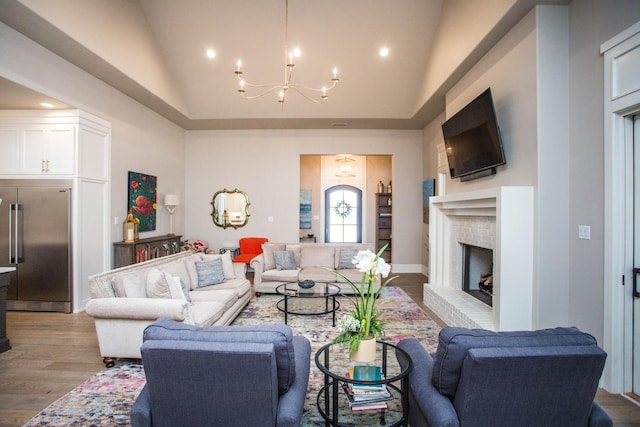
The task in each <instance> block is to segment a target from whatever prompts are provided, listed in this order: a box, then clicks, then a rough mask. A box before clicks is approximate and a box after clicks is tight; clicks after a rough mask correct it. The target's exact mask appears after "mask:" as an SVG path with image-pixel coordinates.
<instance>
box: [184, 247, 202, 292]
mask: <svg viewBox="0 0 640 427" xmlns="http://www.w3.org/2000/svg"><path fill="white" fill-rule="evenodd" d="M202 255H203V254H201V253H195V254H193V255H191V256H189V257H187V258H183V259H182V262H183V263H184V267H185V268H186V270H187V274H188V275H189V281H190V283H189V284H190V285H191V286H190V287H189V289H192V290H193V289H195V288H197V287H198V270H196V262H197V261H202ZM185 284H186V282H185Z"/></svg>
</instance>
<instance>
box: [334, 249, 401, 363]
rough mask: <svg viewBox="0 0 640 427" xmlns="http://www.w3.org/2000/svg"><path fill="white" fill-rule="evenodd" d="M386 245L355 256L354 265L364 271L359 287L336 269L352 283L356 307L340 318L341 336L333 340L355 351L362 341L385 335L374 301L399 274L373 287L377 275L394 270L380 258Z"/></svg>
mask: <svg viewBox="0 0 640 427" xmlns="http://www.w3.org/2000/svg"><path fill="white" fill-rule="evenodd" d="M387 246H388V245H384V246H383V247H382V248H381V249H380V250H379V251H378V253H377V254H376V253H373V252H371V251H370V250H366V251H359V252H358V253H357V255H356V256H355V257H353V260H352V262H353V264H355V266H356V268H357V269H358V271H360V272H362V281H361V283H360V286H356V285H355V284H354V283H353V282H352V281H351V280H349V279H348V278H347V277H345V276H344V275H342V274H341V273H339V272H337V271H335V270H334V271H335V273H336V274H337V275H338V276H340V277H342V278H343V279H344V280H345V281H346V282H347V283H348V284H349V285H350V286H351V288H352V289H353V290H354V291H355V294H356V296H355V298H353V299H352V300H351V302H352V303H353V306H354V309H353V310H351V312H350V313H349V314H347V315H345V316H344V317H343V318H342V319H340V320H339V321H338V330H339V331H340V335H338V336H337V337H336V338H334V340H333V342H334V343H336V344H339V343H347V342H348V343H349V350H350V351H352V352H353V351H356V350H357V349H358V346H359V345H360V341H361V340H363V339H371V338H375V337H376V336H379V335H382V334H384V325H385V323H386V322H385V321H383V320H381V319H380V317H379V316H380V313H379V311H378V310H377V309H376V307H375V304H376V300H377V299H378V297H379V296H380V292H382V290H383V289H384V288H385V286H387V285H388V284H389V282H391V281H392V280H393V279H395V278H396V277H397V276H394V277H391V278H389V279H387V280H386V281H385V282H383V283H382V284H381V285H380V288H379V289H378V290H377V291H374V289H375V284H376V281H377V280H378V277H379V276H382V277H383V278H386V277H387V276H388V275H389V273H390V272H391V266H390V265H389V264H387V263H386V262H385V260H384V259H383V258H381V257H380V255H381V254H382V252H384V250H385V249H386V248H387Z"/></svg>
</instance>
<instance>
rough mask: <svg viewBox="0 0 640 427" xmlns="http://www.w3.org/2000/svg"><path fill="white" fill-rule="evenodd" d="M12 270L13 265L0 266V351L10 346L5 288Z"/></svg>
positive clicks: (7, 285) (13, 269)
mask: <svg viewBox="0 0 640 427" xmlns="http://www.w3.org/2000/svg"><path fill="white" fill-rule="evenodd" d="M12 271H15V268H14V267H0V353H2V352H4V351H7V350H9V349H10V348H11V344H9V338H7V288H8V287H9V278H10V276H9V273H11V272H12Z"/></svg>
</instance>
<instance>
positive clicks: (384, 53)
mask: <svg viewBox="0 0 640 427" xmlns="http://www.w3.org/2000/svg"><path fill="white" fill-rule="evenodd" d="M379 54H380V56H381V57H383V58H385V57H387V56H389V48H388V47H386V46H384V47H381V48H380V52H379Z"/></svg>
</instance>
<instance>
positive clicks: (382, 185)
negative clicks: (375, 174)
mask: <svg viewBox="0 0 640 427" xmlns="http://www.w3.org/2000/svg"><path fill="white" fill-rule="evenodd" d="M378 193H384V184H383V183H382V181H379V182H378Z"/></svg>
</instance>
